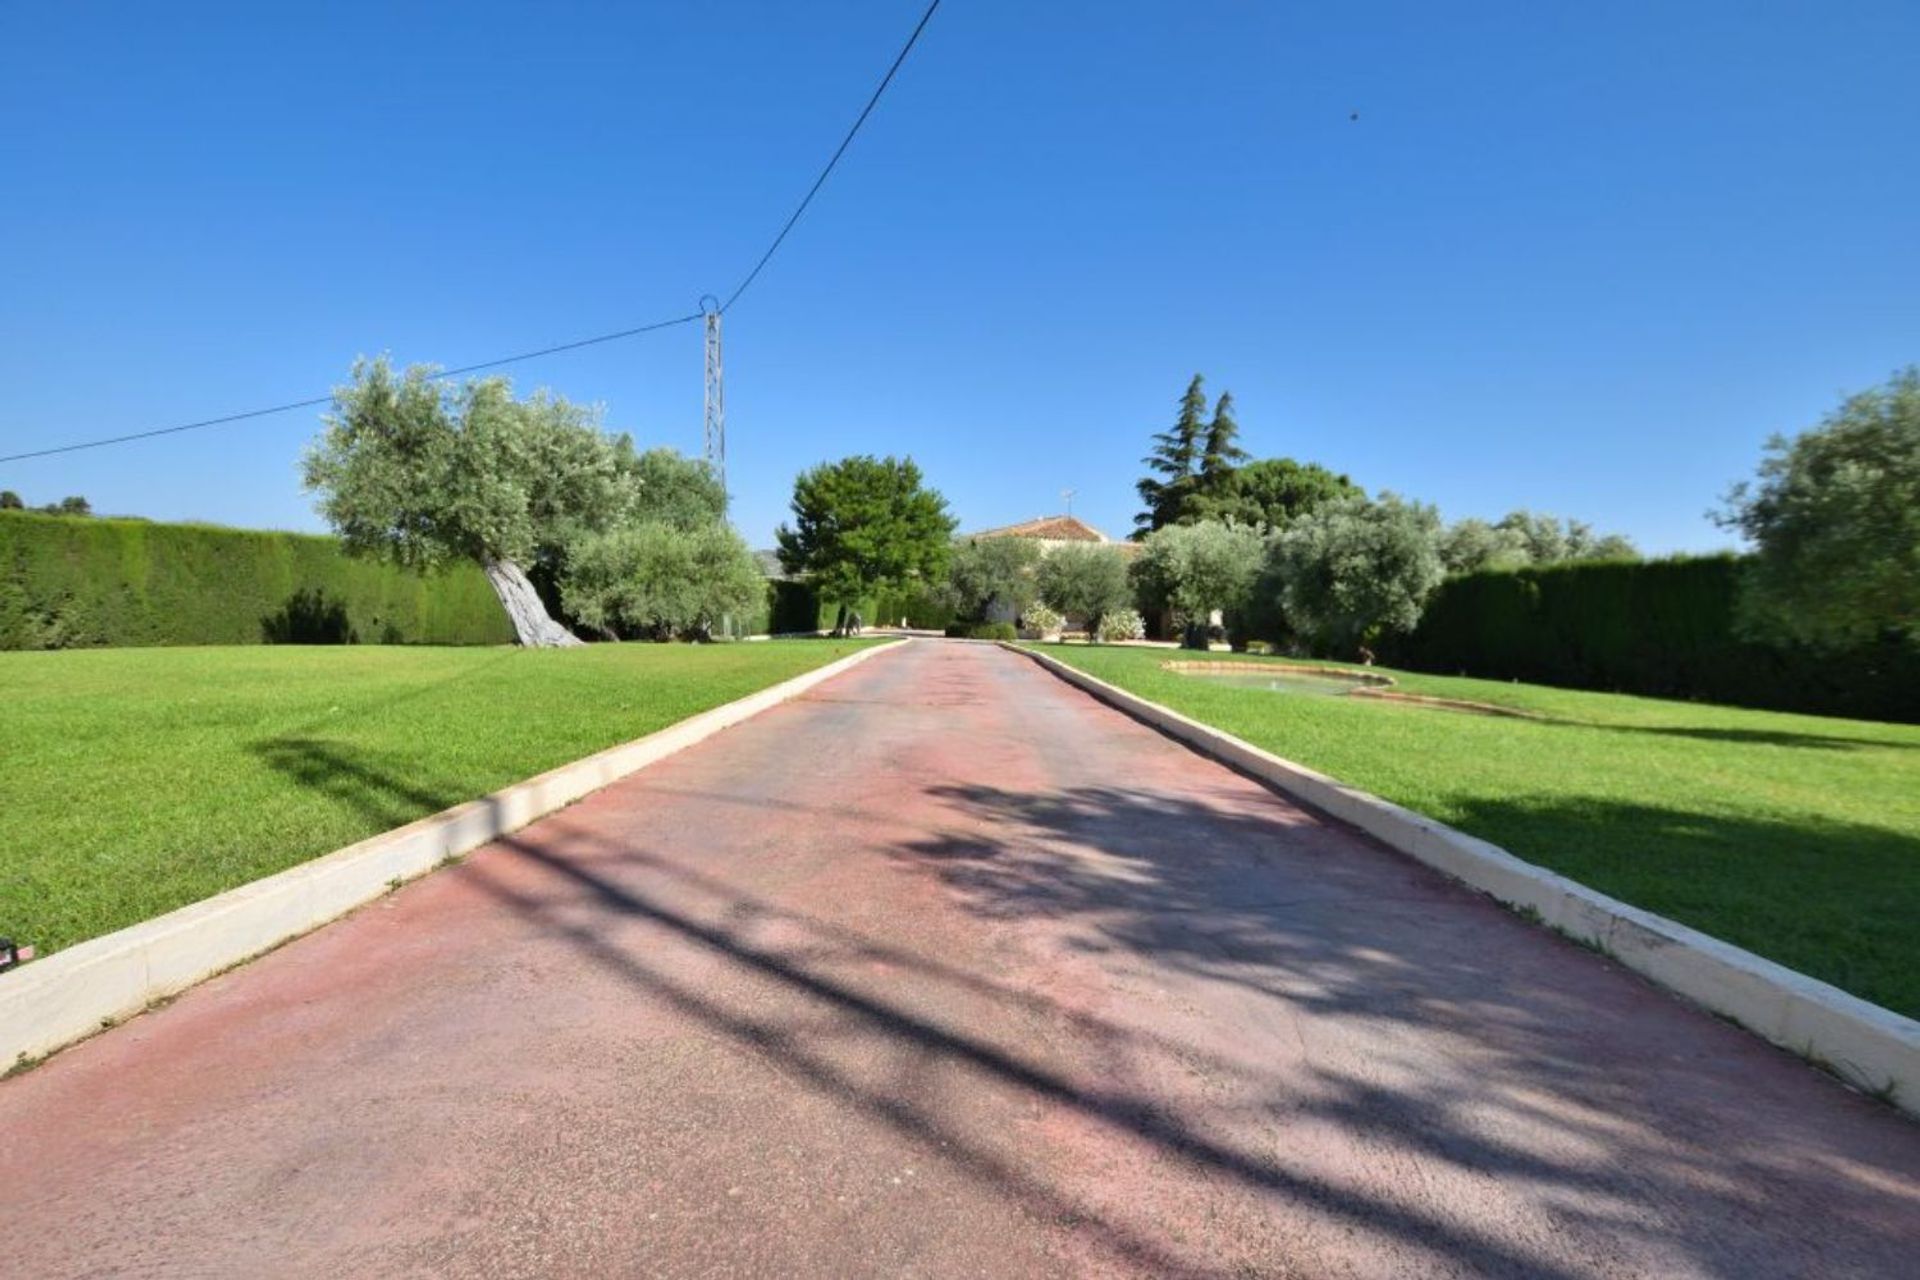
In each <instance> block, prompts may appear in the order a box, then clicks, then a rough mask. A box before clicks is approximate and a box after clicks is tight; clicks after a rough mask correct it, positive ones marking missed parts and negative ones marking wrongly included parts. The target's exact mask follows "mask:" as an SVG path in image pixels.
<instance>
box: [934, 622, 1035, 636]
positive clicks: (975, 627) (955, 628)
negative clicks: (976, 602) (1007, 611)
mask: <svg viewBox="0 0 1920 1280" xmlns="http://www.w3.org/2000/svg"><path fill="white" fill-rule="evenodd" d="M946 635H947V639H949V640H1016V639H1018V638H1019V632H1018V631H1016V630H1015V629H1014V625H1013V624H1012V623H1011V622H950V623H948V624H947V627H946Z"/></svg>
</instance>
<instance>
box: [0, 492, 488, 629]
mask: <svg viewBox="0 0 1920 1280" xmlns="http://www.w3.org/2000/svg"><path fill="white" fill-rule="evenodd" d="M512 638H513V630H512V627H511V626H510V625H509V623H508V621H507V617H506V614H505V613H504V612H503V611H502V610H501V608H500V603H499V601H498V599H497V598H496V597H495V596H494V594H493V589H492V588H491V587H489V586H488V585H487V580H486V578H485V577H484V576H482V574H481V573H480V570H479V568H478V567H476V566H467V565H462V566H457V567H455V568H453V569H450V570H448V571H447V572H445V573H435V574H428V575H425V576H422V575H419V574H415V573H411V572H409V571H407V570H404V569H399V568H396V567H394V566H392V565H388V564H382V563H378V562H375V561H368V560H352V559H349V558H348V557H347V556H346V555H344V554H343V553H342V552H341V550H340V544H339V543H338V542H336V541H335V540H334V539H332V538H323V537H314V536H311V535H307V534H298V533H269V532H260V531H255V530H249V529H222V528H217V527H214V526H211V525H190V524H155V523H152V522H149V521H145V520H97V519H83V518H77V517H71V516H45V515H38V514H32V513H27V512H19V511H4V512H0V649H67V648H81V647H90V646H101V645H115V646H122V645H124V646H138V645H172V644H261V643H272V642H287V643H345V642H349V641H352V642H358V643H361V644H376V643H387V644H504V643H506V642H508V641H510V640H512Z"/></svg>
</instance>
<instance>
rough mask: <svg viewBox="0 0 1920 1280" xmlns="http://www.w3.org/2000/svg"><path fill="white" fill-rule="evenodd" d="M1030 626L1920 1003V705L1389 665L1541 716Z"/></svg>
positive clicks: (1529, 843)
mask: <svg viewBox="0 0 1920 1280" xmlns="http://www.w3.org/2000/svg"><path fill="white" fill-rule="evenodd" d="M1036 647H1039V648H1042V649H1044V651H1045V652H1047V653H1049V654H1051V655H1053V656H1055V657H1058V658H1060V659H1062V660H1063V661H1066V662H1069V663H1072V664H1073V665H1074V666H1077V667H1079V668H1081V669H1082V670H1084V671H1086V672H1088V673H1089V674H1092V675H1095V676H1098V677H1099V678H1101V679H1103V680H1106V681H1108V682H1110V683H1112V684H1117V685H1119V686H1121V687H1122V688H1125V689H1128V690H1130V691H1132V692H1134V693H1137V694H1140V695H1141V696H1143V697H1147V698H1151V699H1153V700H1154V701H1156V702H1160V703H1163V704H1165V705H1167V706H1169V707H1172V708H1174V709H1176V710H1178V711H1181V712H1183V713H1185V714H1187V715H1190V716H1192V717H1193V718H1195V719H1196V720H1201V721H1204V722H1206V723H1207V724H1211V725H1214V726H1216V727H1218V728H1221V729H1225V730H1226V731H1228V732H1229V733H1233V734H1236V735H1238V736H1239V737H1242V738H1245V739H1247V740H1248V741H1250V742H1254V743H1257V744H1259V745H1260V746H1262V747H1265V748H1266V749H1268V750H1269V751H1272V752H1274V753H1275V754H1277V755H1282V756H1285V757H1287V758H1288V759H1290V760H1295V761H1298V762H1300V763H1301V764H1305V765H1308V766H1309V767H1311V768H1315V769H1319V770H1321V771H1322V772H1325V773H1328V774H1331V775H1332V776H1334V777H1336V778H1339V779H1340V780H1342V781H1343V782H1348V783H1351V784H1353V785H1355V786H1358V787H1361V788H1364V789H1365V790H1368V791H1371V792H1373V793H1375V794H1376V795H1380V796H1384V797H1386V798H1387V799H1389V800H1393V801H1395V802H1397V803H1399V804H1402V805H1405V806H1407V807H1408V808H1410V809H1414V810H1417V811H1419V812H1421V813H1425V814H1428V815H1430V816H1432V817H1434V818H1438V819H1440V820H1441V821H1443V822H1447V823H1450V824H1452V825H1453V826H1456V827H1460V828H1462V829H1464V830H1466V831H1470V832H1472V833H1473V834H1475V835H1478V836H1482V837H1484V838H1485V839H1488V840H1491V841H1493V842H1494V843H1496V844H1499V845H1501V846H1503V847H1505V848H1506V849H1508V850H1510V851H1512V852H1513V853H1515V854H1517V855H1518V856H1520V857H1522V858H1525V859H1527V860H1528V861H1530V862H1534V863H1538V864H1539V865H1541V866H1545V867H1550V868H1552V869H1553V870H1555V871H1558V872H1561V873H1563V874H1565V875H1568V876H1571V877H1572V878H1574V879H1576V880H1579V881H1581V882H1582V883H1584V884H1587V885H1591V886H1592V887H1593V888H1596V889H1599V890H1600V891H1602V892H1604V893H1608V894H1611V895H1613V896H1614V897H1617V898H1621V899H1624V900H1625V901H1627V902H1630V903H1633V904H1635V905H1636V906H1641V907H1645V908H1647V909H1648V910H1651V911H1655V912H1658V913H1660V914H1661V915H1664V916H1668V917H1670V918H1672V919H1675V920H1679V921H1682V922H1684V923H1686V924H1689V925H1692V926H1693V927H1694V928H1696V929H1700V930H1701V931H1703V932H1705V933H1709V934H1712V935H1714V936H1715V937H1719V938H1723V939H1725V940H1727V941H1729V942H1732V943H1735V944H1737V945H1739V946H1742V947H1745V948H1747V949H1748V950H1751V951H1755V952H1758V953H1759V954H1761V955H1763V956H1766V957H1768V958H1769V959H1772V960H1775V961H1778V962H1779V963H1781V964H1784V965H1787V966H1789V967H1790V968H1794V969H1798V970H1800V971H1801V972H1803V973H1808V974H1811V975H1813V976H1814V977H1817V978H1821V979H1823V980H1825V981H1827V982H1831V983H1833V984H1834V985H1835V986H1838V987H1841V988H1844V989H1845V990H1847V991H1851V992H1853V993H1854V994H1856V995H1859V996H1862V997H1865V998H1866V999H1868V1000H1872V1001H1874V1002H1875V1003H1877V1004H1881V1005H1884V1006H1886V1007H1887V1008H1889V1009H1893V1010H1895V1011H1897V1012H1900V1013H1903V1014H1906V1015H1907V1016H1909V1017H1915V1016H1920V726H1912V725H1893V724H1878V723H1869V722H1865V721H1857V720H1833V719H1826V718H1822V717H1817V716H1802V715H1787V714H1782V713H1777V712H1768V711H1747V710H1741V709H1738V708H1733V707H1719V706H1706V705H1702V704H1698V703H1689V702H1668V701H1662V700H1659V699H1653V698H1636V697H1626V696H1621V695H1617V694H1605V693H1585V692H1578V691H1573V690H1566V689H1550V688H1545V687H1542V686H1539V685H1522V684H1502V683H1499V682H1497V681H1490V680H1468V679H1454V678H1448V677H1437V676H1423V675H1414V674H1410V673H1402V672H1389V673H1388V674H1391V675H1394V676H1395V677H1396V678H1397V679H1398V680H1399V682H1400V683H1399V685H1398V686H1397V687H1398V688H1399V689H1401V690H1403V691H1405V692H1408V693H1419V694H1430V695H1435V696H1440V697H1449V698H1461V699H1468V700H1472V701H1478V702H1491V703H1497V704H1501V705H1505V706H1510V707H1517V708H1521V709H1524V710H1528V711H1533V712H1537V713H1539V714H1540V715H1541V716H1542V717H1544V718H1543V719H1542V720H1540V721H1527V720H1519V719H1513V718H1505V717H1495V716H1485V715H1472V714H1467V713H1464V712H1458V711H1446V710H1438V709H1434V708H1428V707H1419V706H1409V705H1398V706H1396V705H1393V704H1391V703H1386V702H1380V701H1371V700H1367V699H1364V698H1353V697H1344V698H1343V697H1313V696H1308V695H1299V694H1292V695H1289V694H1284V693H1268V692H1265V691H1262V690H1249V689H1246V688H1235V687H1231V686H1225V685H1221V684H1216V683H1212V682H1209V681H1207V680H1204V679H1198V678H1195V677H1193V676H1183V675H1178V674H1175V673H1173V672H1170V671H1165V670H1163V669H1162V667H1161V664H1162V663H1163V662H1166V661H1169V660H1173V659H1178V658H1181V657H1192V656H1196V655H1182V654H1178V653H1173V652H1169V651H1164V650H1160V651H1156V650H1143V649H1120V648H1088V647H1085V646H1078V645H1069V646H1063V645H1044V646H1036ZM1208 656H1209V657H1210V658H1211V659H1214V660H1228V661H1231V660H1245V659H1238V658H1237V655H1229V654H1220V653H1216V654H1211V655H1208ZM1251 661H1256V662H1257V661H1260V659H1257V658H1256V659H1251Z"/></svg>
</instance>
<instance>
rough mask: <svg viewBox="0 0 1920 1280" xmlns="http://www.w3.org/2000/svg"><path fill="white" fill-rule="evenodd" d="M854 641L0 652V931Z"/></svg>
mask: <svg viewBox="0 0 1920 1280" xmlns="http://www.w3.org/2000/svg"><path fill="white" fill-rule="evenodd" d="M867 643H869V642H863V641H858V640H853V641H828V640H795V641H777V642H770V643H760V644H731V645H702V646H694V645H649V644H627V645H595V646H592V647H590V648H587V649H575V650H567V651H548V652H525V651H521V650H517V649H435V648H399V647H366V648H360V647H338V648H295V647H246V648H218V649H106V650H82V651H71V652H58V653H0V708H3V709H4V723H3V724H0V814H4V815H5V826H4V830H3V833H0V934H5V935H8V936H11V937H13V938H15V939H17V940H18V941H20V942H23V943H32V944H34V945H36V946H38V947H39V948H40V949H41V951H42V953H43V954H44V953H45V952H47V951H52V950H55V949H58V948H60V947H65V946H70V945H72V944H73V943H76V942H80V941H83V940H85V939H87V938H91V937H95V936H97V935H99V934H102V933H106V932H108V931H110V930H113V929H117V928H120V927H122V926H124V925H129V924H133V923H135V922H137V921H140V920H144V919H147V918H148V917H151V916H155V915H158V914H160V913H161V912H164V911H169V910H171V909H173V908H175V907H179V906H182V905H184V904H186V903H189V902H194V901H197V900H198V899H200V898H204V897H206V896H208V895H209V894H213V893H218V892H220V891H221V890H223V889H230V888H232V887H233V886H235V885H238V884H244V883H245V882H247V881H249V880H253V879H256V878H258V877H260V876H263V875H267V874H269V873H271V872H275V871H279V870H282V869H284V868H286V867H290V866H293V865H294V864H296V863H299V862H302V861H305V860H306V859H308V858H312V857H314V856H316V855H318V854H321V853H325V852H328V851H329V850H332V849H336V848H339V847H340V846H342V845H346V844H351V843H353V842H354V841H356V840H360V839H364V838H365V837H367V836H370V835H373V834H376V833H377V832H380V831H384V830H387V829H389V828H391V827H396V826H400V825H402V824H404V823H407V822H411V821H413V820H414V819H415V818H418V817H421V816H423V815H425V814H428V813H433V812H437V811H438V810H440V809H444V808H447V807H448V806H450V805H454V804H459V803H461V802H463V801H466V800H470V799H473V798H474V797H476V796H480V795H484V794H486V793H487V792H489V791H492V790H495V789H497V788H499V787H502V786H504V785H506V784H508V783H510V782H516V781H519V780H520V779H522V778H527V777H530V776H532V775H533V774H536V773H540V772H542V771H544V770H546V769H551V768H553V767H555V766H556V765H561V764H565V763H566V762H568V761H570V760H574V759H577V758H579V757H581V756H584V755H588V754H590V753H592V752H595V751H599V750H601V749H603V748H606V747H609V746H613V745H615V744H616V743H620V742H625V741H627V740H629V739H632V738H638V737H641V736H643V735H645V734H648V733H651V732H653V731H654V730H656V729H659V728H661V727H663V726H665V725H668V724H671V723H673V722H674V721H676V720H681V719H684V718H686V717H687V716H689V715H693V714H695V713H696V712H700V711H704V710H706V709H707V708H709V707H714V706H718V705H720V704H721V703H724V702H729V701H732V700H733V699H734V698H738V697H742V696H744V695H745V694H748V693H751V692H753V691H754V690H756V689H760V688H764V687H766V686H767V685H771V684H775V683H777V682H779V681H781V680H784V679H786V678H788V677H789V676H794V675H798V674H800V673H801V672H803V671H807V670H810V669H812V668H814V667H818V666H821V665H824V664H825V663H827V662H830V661H832V660H833V659H835V658H838V657H841V656H843V655H845V654H847V653H850V652H852V651H853V650H855V649H858V648H862V647H865V645H866V644H867Z"/></svg>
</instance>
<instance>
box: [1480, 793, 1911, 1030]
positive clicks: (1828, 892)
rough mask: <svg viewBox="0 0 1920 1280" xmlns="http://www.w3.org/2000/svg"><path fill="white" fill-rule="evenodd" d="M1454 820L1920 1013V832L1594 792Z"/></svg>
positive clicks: (1500, 801) (1519, 800) (1502, 803)
mask: <svg viewBox="0 0 1920 1280" xmlns="http://www.w3.org/2000/svg"><path fill="white" fill-rule="evenodd" d="M1453 808H1454V812H1453V814H1452V820H1453V823H1454V825H1455V826H1458V827H1461V828H1463V829H1465V830H1468V831H1471V832H1472V833H1473V834H1475V835H1477V836H1481V837H1483V838H1485V839H1487V840H1491V841H1492V842H1494V843H1495V844H1497V845H1500V846H1501V847H1502V848H1505V849H1507V850H1509V851H1511V852H1512V853H1514V854H1516V855H1518V856H1519V857H1522V858H1526V859H1528V860H1530V861H1534V862H1538V863H1539V864H1541V865H1542V866H1546V867H1548V868H1549V869H1551V870H1554V871H1558V872H1560V873H1561V874H1563V875H1567V876H1570V877H1572V878H1573V879H1575V880H1578V881H1580V882H1581V883H1583V884H1586V885H1589V886H1591V887H1592V888H1595V889H1598V890H1600V891H1601V892H1602V893H1606V894H1610V895H1612V896H1614V897H1618V898H1622V899H1624V900H1626V901H1628V902H1631V903H1632V904H1633V905H1635V906H1638V907H1644V908H1646V909H1647V910H1649V911H1653V912H1656V913H1658V914H1660V915H1665V916H1669V917H1671V918H1673V919H1675V920H1678V921H1680V922H1681V923H1682V924H1687V925H1691V926H1692V927H1694V928H1696V929H1699V930H1700V931H1702V932H1703V933H1707V934H1711V935H1713V936H1715V937H1718V938H1721V939H1723V940H1725V941H1728V942H1731V943H1733V944H1735V945H1736V946H1741V947H1745V948H1747V949H1748V950H1751V951H1755V952H1758V953H1760V954H1762V955H1765V956H1766V957H1767V958H1769V959H1771V960H1775V961H1778V962H1779V963H1781V964H1784V965H1786V966H1787V967H1788V968H1791V969H1797V970H1799V971H1800V972H1802V973H1806V974H1810V975H1811V976H1813V977H1816V978H1819V979H1821V980H1822V981H1824V982H1830V983H1833V984H1834V985H1836V986H1839V987H1841V988H1843V989H1844V990H1846V991H1849V992H1851V993H1852V994H1855V995H1858V996H1861V997H1862V998H1864V999H1867V1000H1871V1001H1873V1002H1875V1003H1877V1004H1881V1005H1884V1006H1885V1007H1887V1008H1889V1009H1892V1010H1894V1011H1895V1012H1897V1013H1900V1014H1903V1015H1905V1016H1907V1017H1915V1016H1920V834H1916V833H1913V832H1907V831H1901V830H1899V829H1897V828H1894V827H1890V826H1875V825H1870V824H1867V823H1854V822H1834V821H1823V820H1820V819H1817V818H1812V817H1808V818H1805V819H1803V820H1801V821H1797V822H1789V821H1781V820H1774V819H1768V818H1763V817H1754V816H1747V815H1743V814H1730V813H1725V812H1701V811H1698V810H1687V809H1679V808H1674V807H1671V806H1663V805H1652V804H1636V803H1632V802H1629V801H1622V800H1614V799H1609V798H1601V797H1594V796H1567V797H1556V798H1553V799H1543V798H1539V797H1528V796H1514V797H1500V798H1494V797H1487V796H1471V797H1465V798H1462V799H1459V800H1456V801H1455V802H1454V805H1453Z"/></svg>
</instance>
